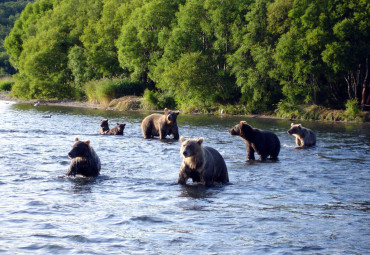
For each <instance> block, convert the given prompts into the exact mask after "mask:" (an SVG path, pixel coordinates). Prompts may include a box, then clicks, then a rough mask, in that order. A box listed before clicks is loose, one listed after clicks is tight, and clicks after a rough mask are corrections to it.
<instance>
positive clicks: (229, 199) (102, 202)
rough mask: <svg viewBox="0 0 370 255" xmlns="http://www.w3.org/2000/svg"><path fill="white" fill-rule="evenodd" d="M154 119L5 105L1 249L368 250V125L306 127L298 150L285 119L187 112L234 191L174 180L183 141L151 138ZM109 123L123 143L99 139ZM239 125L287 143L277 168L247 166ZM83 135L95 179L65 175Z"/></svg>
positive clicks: (192, 133) (186, 124)
mask: <svg viewBox="0 0 370 255" xmlns="http://www.w3.org/2000/svg"><path fill="white" fill-rule="evenodd" d="M148 114H149V113H137V112H135V113H124V112H113V111H105V110H97V109H80V108H68V107H57V106H44V105H41V106H40V107H39V108H35V107H33V106H32V105H31V104H15V103H12V102H6V101H0V120H1V122H0V142H1V146H0V157H1V161H0V169H1V171H0V198H1V201H0V253H1V254H369V251H370V217H369V212H370V210H369V209H370V167H369V156H370V125H369V124H358V123H351V124H345V123H322V122H302V124H303V125H304V126H305V127H308V128H311V129H312V130H314V131H315V133H316V135H317V140H318V142H317V146H316V147H313V148H310V149H295V139H294V137H293V136H290V135H288V134H287V133H286V131H287V130H288V129H289V127H290V121H287V120H271V119H257V118H246V117H232V116H226V117H220V116H204V115H183V114H180V115H179V116H178V125H179V131H180V135H182V136H184V137H185V138H199V137H204V145H207V146H211V147H213V148H215V149H217V150H218V151H219V152H220V153H221V154H222V155H223V157H224V158H225V161H226V165H227V167H228V170H229V177H230V185H225V186H216V187H214V188H208V189H206V188H204V187H203V186H198V185H193V184H192V183H191V181H189V184H190V185H187V186H179V185H177V184H176V181H177V177H178V172H179V169H180V165H181V161H182V159H181V157H180V155H179V150H180V143H179V142H178V141H172V140H167V141H164V142H162V141H159V140H157V139H154V140H144V139H142V134H141V130H140V123H141V120H142V119H143V118H144V117H145V116H146V115H148ZM45 115H51V118H44V117H45ZM104 118H108V119H109V120H110V124H111V126H112V127H114V124H115V123H116V122H124V123H126V124H127V125H126V128H125V132H124V136H102V135H99V134H98V131H99V127H100V120H101V119H104ZM240 120H246V121H247V122H248V123H249V124H251V125H252V126H253V127H256V128H260V129H264V130H269V131H272V132H275V133H276V134H277V135H278V137H279V139H280V141H281V145H282V148H281V151H280V155H279V161H278V162H269V161H267V162H258V161H256V162H247V161H246V147H245V143H244V142H243V141H242V140H241V139H240V138H239V137H232V136H230V135H229V134H228V132H227V130H228V129H229V128H231V127H232V126H234V125H235V124H237V123H239V122H240ZM75 137H79V138H80V140H88V139H89V140H90V141H91V145H92V146H93V147H94V149H95V151H96V153H97V154H98V155H99V157H100V160H101V162H102V170H101V175H100V176H99V177H98V178H96V179H76V178H65V177H64V176H63V175H64V174H65V173H66V171H67V169H68V166H69V163H70V159H69V158H68V157H67V153H68V152H69V150H70V148H71V146H72V144H73V141H74V138H75Z"/></svg>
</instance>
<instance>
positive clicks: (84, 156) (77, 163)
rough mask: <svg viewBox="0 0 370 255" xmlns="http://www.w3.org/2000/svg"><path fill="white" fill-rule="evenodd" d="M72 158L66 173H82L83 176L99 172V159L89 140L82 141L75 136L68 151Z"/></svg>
mask: <svg viewBox="0 0 370 255" xmlns="http://www.w3.org/2000/svg"><path fill="white" fill-rule="evenodd" d="M68 157H69V158H71V159H72V162H71V165H70V166H69V169H68V172H67V175H68V176H76V175H82V176H85V177H95V176H98V175H99V172H100V168H101V166H100V159H99V157H98V155H96V153H95V151H94V149H93V148H92V147H91V146H90V141H89V140H88V141H85V142H82V141H80V140H78V138H77V137H76V139H75V143H74V144H73V146H72V150H71V151H70V152H69V153H68Z"/></svg>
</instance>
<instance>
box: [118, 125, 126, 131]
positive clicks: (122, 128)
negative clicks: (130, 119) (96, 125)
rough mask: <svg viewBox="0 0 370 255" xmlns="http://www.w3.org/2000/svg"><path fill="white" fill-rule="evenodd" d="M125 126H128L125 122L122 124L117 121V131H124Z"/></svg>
mask: <svg viewBox="0 0 370 255" xmlns="http://www.w3.org/2000/svg"><path fill="white" fill-rule="evenodd" d="M125 126H126V124H125V123H122V124H120V123H117V126H116V128H117V129H118V130H117V131H118V132H123V130H124V129H125Z"/></svg>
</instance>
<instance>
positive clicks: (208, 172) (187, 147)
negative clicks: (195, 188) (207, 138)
mask: <svg viewBox="0 0 370 255" xmlns="http://www.w3.org/2000/svg"><path fill="white" fill-rule="evenodd" d="M180 139H181V142H182V144H181V149H180V155H181V156H182V157H183V162H182V164H181V167H180V173H179V178H178V180H177V183H179V184H186V182H187V180H188V179H192V180H193V182H196V183H199V184H203V185H205V186H208V187H209V186H213V185H214V184H215V183H219V182H221V183H228V182H229V176H228V172H227V167H226V164H225V161H224V159H223V157H222V156H221V154H220V153H219V152H218V151H216V150H215V149H213V148H211V147H207V146H202V143H203V138H200V139H198V140H196V139H189V140H185V139H184V138H183V137H181V138H180Z"/></svg>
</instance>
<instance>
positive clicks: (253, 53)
mask: <svg viewBox="0 0 370 255" xmlns="http://www.w3.org/2000/svg"><path fill="white" fill-rule="evenodd" d="M270 2H271V1H269V0H257V1H256V2H255V3H253V4H251V5H250V11H249V12H248V13H247V14H246V16H245V22H246V25H245V31H244V36H243V37H241V38H240V40H241V41H240V46H239V48H238V49H237V50H236V51H235V53H234V54H233V55H232V56H230V57H229V63H230V65H231V66H232V72H233V74H234V75H235V76H236V77H237V79H236V83H237V84H238V86H239V87H240V88H241V92H242V102H243V103H245V104H246V105H247V108H248V109H249V111H251V112H261V111H266V110H271V109H272V107H273V105H274V104H276V103H277V102H278V101H279V99H280V98H281V95H280V93H281V90H280V88H279V86H278V82H277V80H276V79H274V78H272V77H271V75H270V72H271V71H272V70H273V69H274V60H273V58H272V55H273V53H274V44H275V43H276V42H275V40H276V39H275V40H274V38H275V37H274V36H273V35H272V34H271V33H270V31H269V30H268V25H269V24H268V17H269V15H268V9H267V7H268V4H269V3H270Z"/></svg>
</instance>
